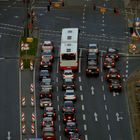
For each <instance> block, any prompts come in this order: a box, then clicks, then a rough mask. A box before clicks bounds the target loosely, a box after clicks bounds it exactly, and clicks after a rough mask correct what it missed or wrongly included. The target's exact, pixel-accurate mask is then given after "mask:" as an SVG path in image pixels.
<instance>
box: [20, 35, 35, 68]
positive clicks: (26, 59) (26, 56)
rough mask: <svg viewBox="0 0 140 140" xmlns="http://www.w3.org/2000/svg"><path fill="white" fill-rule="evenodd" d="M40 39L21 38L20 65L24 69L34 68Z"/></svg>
mask: <svg viewBox="0 0 140 140" xmlns="http://www.w3.org/2000/svg"><path fill="white" fill-rule="evenodd" d="M37 46H38V39H37V38H25V37H21V39H20V58H21V59H20V67H21V70H23V69H29V68H30V69H32V67H33V65H34V62H35V57H36V53H37Z"/></svg>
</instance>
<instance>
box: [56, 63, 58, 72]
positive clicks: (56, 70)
mask: <svg viewBox="0 0 140 140" xmlns="http://www.w3.org/2000/svg"><path fill="white" fill-rule="evenodd" d="M56 72H57V73H58V72H59V61H57V70H56Z"/></svg>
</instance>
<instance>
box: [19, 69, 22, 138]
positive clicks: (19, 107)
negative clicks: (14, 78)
mask: <svg viewBox="0 0 140 140" xmlns="http://www.w3.org/2000/svg"><path fill="white" fill-rule="evenodd" d="M19 117H20V122H19V124H20V125H19V126H20V140H22V132H21V71H20V69H19Z"/></svg>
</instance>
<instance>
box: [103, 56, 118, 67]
mask: <svg viewBox="0 0 140 140" xmlns="http://www.w3.org/2000/svg"><path fill="white" fill-rule="evenodd" d="M114 67H115V60H114V59H112V58H110V57H106V58H105V59H104V63H103V68H104V69H109V68H114Z"/></svg>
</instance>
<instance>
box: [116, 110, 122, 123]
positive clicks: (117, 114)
mask: <svg viewBox="0 0 140 140" xmlns="http://www.w3.org/2000/svg"><path fill="white" fill-rule="evenodd" d="M116 118H117V122H119V121H120V120H123V117H122V116H120V114H119V113H118V112H116Z"/></svg>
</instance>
